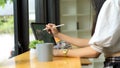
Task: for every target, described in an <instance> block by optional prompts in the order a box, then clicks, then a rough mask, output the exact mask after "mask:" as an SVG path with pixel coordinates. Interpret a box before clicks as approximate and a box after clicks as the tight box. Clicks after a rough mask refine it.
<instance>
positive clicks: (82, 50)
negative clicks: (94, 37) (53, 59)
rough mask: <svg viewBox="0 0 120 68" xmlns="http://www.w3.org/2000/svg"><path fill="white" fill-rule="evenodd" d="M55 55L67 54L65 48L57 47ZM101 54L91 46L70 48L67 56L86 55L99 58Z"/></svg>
mask: <svg viewBox="0 0 120 68" xmlns="http://www.w3.org/2000/svg"><path fill="white" fill-rule="evenodd" d="M53 54H54V56H65V54H64V53H63V50H62V49H61V50H59V49H55V50H54V51H53ZM99 55H100V53H99V52H97V51H95V50H94V49H92V48H91V47H90V46H88V47H84V48H78V49H69V50H68V52H67V54H66V56H68V57H86V58H97V57H98V56H99Z"/></svg>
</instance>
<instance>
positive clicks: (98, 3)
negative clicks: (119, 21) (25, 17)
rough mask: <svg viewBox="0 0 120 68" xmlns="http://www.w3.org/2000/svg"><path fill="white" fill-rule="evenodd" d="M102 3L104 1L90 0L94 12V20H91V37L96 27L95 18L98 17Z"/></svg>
mask: <svg viewBox="0 0 120 68" xmlns="http://www.w3.org/2000/svg"><path fill="white" fill-rule="evenodd" d="M104 2H105V0H92V5H93V8H94V10H95V12H96V16H95V18H94V20H93V25H92V33H91V35H93V34H94V31H95V27H96V22H97V17H98V14H99V11H100V9H101V7H102V5H103V3H104Z"/></svg>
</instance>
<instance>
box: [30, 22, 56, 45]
mask: <svg viewBox="0 0 120 68" xmlns="http://www.w3.org/2000/svg"><path fill="white" fill-rule="evenodd" d="M45 26H46V23H31V28H32V31H33V33H34V36H35V39H36V40H43V41H44V42H45V43H54V44H55V45H56V42H55V39H54V37H53V36H52V35H51V34H49V33H48V32H47V31H46V30H44V31H43V29H44V28H45Z"/></svg>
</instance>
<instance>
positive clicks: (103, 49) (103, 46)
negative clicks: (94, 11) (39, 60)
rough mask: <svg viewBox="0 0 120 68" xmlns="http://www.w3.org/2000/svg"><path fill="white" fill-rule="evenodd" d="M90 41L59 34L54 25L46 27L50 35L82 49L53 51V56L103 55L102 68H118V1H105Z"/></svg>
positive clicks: (119, 16) (119, 10)
mask: <svg viewBox="0 0 120 68" xmlns="http://www.w3.org/2000/svg"><path fill="white" fill-rule="evenodd" d="M96 22H97V24H96V27H95V32H94V34H93V36H92V37H91V39H90V40H88V39H80V38H79V39H78V38H72V37H69V36H67V35H64V34H62V33H60V32H59V31H58V30H57V28H55V25H54V24H48V25H46V28H47V29H48V30H50V31H48V32H52V34H53V35H54V36H55V37H57V38H59V39H61V40H64V41H66V42H68V43H71V44H73V45H76V46H80V47H82V48H78V49H65V50H54V52H53V54H54V56H69V57H89V58H90V57H98V56H99V55H100V54H101V53H104V56H105V58H106V59H105V62H104V68H120V41H119V40H120V0H106V1H105V2H104V4H103V6H102V8H101V10H100V12H99V15H98V17H97V21H96Z"/></svg>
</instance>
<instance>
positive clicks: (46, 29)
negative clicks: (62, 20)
mask: <svg viewBox="0 0 120 68" xmlns="http://www.w3.org/2000/svg"><path fill="white" fill-rule="evenodd" d="M61 26H64V24H60V25H57V26H55V27H61ZM44 30H47V28H45V29H43V31H44Z"/></svg>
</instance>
